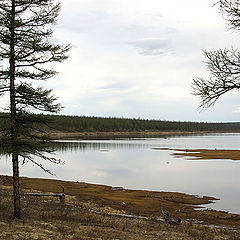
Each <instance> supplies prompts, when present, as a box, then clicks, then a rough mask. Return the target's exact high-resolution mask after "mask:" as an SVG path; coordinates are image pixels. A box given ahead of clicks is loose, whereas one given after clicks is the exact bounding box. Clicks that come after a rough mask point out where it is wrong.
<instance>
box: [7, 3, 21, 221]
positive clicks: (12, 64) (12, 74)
mask: <svg viewBox="0 0 240 240" xmlns="http://www.w3.org/2000/svg"><path fill="white" fill-rule="evenodd" d="M10 32H11V39H10V58H9V65H10V70H9V75H10V105H11V138H12V165H13V199H14V217H15V218H21V206H20V191H19V165H18V151H17V129H16V99H15V0H12V9H11V23H10Z"/></svg>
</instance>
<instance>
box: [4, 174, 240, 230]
mask: <svg viewBox="0 0 240 240" xmlns="http://www.w3.org/2000/svg"><path fill="white" fill-rule="evenodd" d="M11 184H12V178H11V177H10V176H0V185H1V186H8V187H11ZM20 186H21V191H22V192H26V191H38V192H51V193H59V192H61V188H62V186H63V187H64V189H65V194H66V195H67V196H71V197H74V198H76V199H77V200H78V201H81V202H88V203H92V204H94V205H96V206H98V207H99V208H100V209H101V208H102V209H106V208H111V209H114V210H115V211H117V212H121V213H124V214H130V215H137V216H146V217H161V215H162V213H161V210H164V211H168V212H169V213H170V215H171V216H172V217H174V218H181V219H183V220H189V219H192V221H193V222H194V221H196V222H201V223H204V224H215V225H227V226H238V227H240V215H237V214H230V213H227V212H223V211H215V210H206V209H205V208H203V209H201V205H202V204H207V203H212V202H214V201H217V199H216V198H214V197H209V196H204V197H199V196H195V195H188V194H183V193H178V192H161V191H159V192H157V191H145V190H128V189H123V188H121V187H111V186H105V185H98V184H89V183H85V182H70V181H60V180H53V179H40V178H27V177H21V180H20ZM189 221H190V220H189Z"/></svg>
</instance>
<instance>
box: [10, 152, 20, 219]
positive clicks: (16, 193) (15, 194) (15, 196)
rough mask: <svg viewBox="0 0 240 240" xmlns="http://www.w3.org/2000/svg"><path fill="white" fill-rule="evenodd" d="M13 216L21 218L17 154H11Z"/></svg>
mask: <svg viewBox="0 0 240 240" xmlns="http://www.w3.org/2000/svg"><path fill="white" fill-rule="evenodd" d="M12 166H13V200H14V217H15V218H21V205H20V190H19V166H18V155H17V154H16V153H13V154H12Z"/></svg>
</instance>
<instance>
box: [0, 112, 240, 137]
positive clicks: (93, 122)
mask: <svg viewBox="0 0 240 240" xmlns="http://www.w3.org/2000/svg"><path fill="white" fill-rule="evenodd" d="M7 116H8V114H6V113H2V114H0V129H4V128H6V127H7V126H8V124H9V120H8V118H7ZM40 116H42V117H43V118H48V120H49V121H50V124H49V126H50V128H51V129H52V131H54V129H55V130H58V131H63V132H85V131H86V132H94V131H100V132H101V131H102V132H108V131H109V132H110V131H123V132H124V131H183V132H188V131H190V132H192V131H200V132H201V131H214V132H217V131H219V132H237V131H240V122H233V123H207V122H183V121H164V120H148V119H135V118H133V119H132V118H131V119H130V118H112V117H109V118H107V117H106V118H105V117H86V116H65V115H40ZM1 117H2V118H1ZM42 127H43V128H44V126H42Z"/></svg>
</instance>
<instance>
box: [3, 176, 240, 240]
mask: <svg viewBox="0 0 240 240" xmlns="http://www.w3.org/2000/svg"><path fill="white" fill-rule="evenodd" d="M0 181H1V185H0V186H1V187H0V239H1V240H10V239H11V240H36V239H39V240H45V239H46V240H68V239H72V240H88V239H91V240H93V239H96V240H108V239H109V240H110V239H111V240H114V239H115V240H117V239H119V240H124V239H127V240H128V239H129V240H133V239H134V240H148V239H151V240H155V239H163V240H164V239H166V240H167V239H173V240H179V239H184V240H191V239H199V240H200V239H201V240H202V239H206V240H208V239H209V240H218V239H219V240H220V239H240V237H239V236H240V232H239V230H238V229H239V227H238V224H239V223H240V221H239V220H238V222H239V223H238V222H237V221H233V222H231V221H230V222H229V223H231V226H230V228H232V227H234V228H235V229H234V230H227V229H224V228H216V227H210V226H203V225H199V224H194V223H192V222H191V221H187V220H183V222H182V223H181V224H180V225H177V226H173V225H170V224H168V223H164V222H161V221H155V220H156V217H161V216H160V215H161V213H160V211H159V207H160V206H165V208H166V209H167V207H169V209H168V210H169V211H170V212H172V214H173V213H175V216H180V215H181V214H182V216H183V217H184V214H183V212H182V213H181V211H177V210H179V209H181V206H182V205H183V206H184V205H186V208H185V211H186V212H188V213H189V214H191V211H190V210H188V206H187V205H188V204H189V205H190V208H189V209H191V204H193V203H194V201H195V200H196V201H197V202H199V201H204V202H205V201H208V200H209V199H208V198H205V199H203V200H201V199H200V200H199V198H196V197H195V198H194V196H189V195H186V194H178V193H176V194H175V196H176V198H175V197H174V193H172V195H171V194H169V193H162V195H161V193H156V192H147V191H130V192H128V191H122V190H114V191H112V190H110V189H111V187H109V186H102V185H91V184H86V183H81V184H80V183H74V182H64V181H56V180H49V179H30V178H22V179H21V183H22V191H24V192H25V191H38V192H60V191H61V188H60V186H62V185H63V186H65V189H66V204H65V205H62V204H61V203H60V202H59V200H58V199H57V198H54V197H33V196H25V197H23V198H22V212H23V218H22V220H14V219H13V218H12V204H11V202H12V199H11V198H12V196H11V186H10V184H11V178H10V177H6V176H2V177H1V178H0ZM111 194H112V196H111ZM154 194H155V195H156V194H157V196H158V197H157V198H153V196H155V195H154ZM123 199H124V200H125V201H126V205H131V207H130V208H124V206H122V204H120V202H119V201H122V200H123ZM194 199H195V200H194ZM137 200H138V201H137ZM155 201H156V202H159V203H162V204H163V205H161V204H160V205H158V206H157V205H156V203H154V202H155ZM147 202H149V203H150V205H152V208H153V209H155V210H154V211H155V212H154V211H153V210H150V207H149V206H148V204H147ZM167 202H169V204H166V203H167ZM171 202H172V203H171ZM188 202H190V203H188ZM164 203H165V205H164ZM173 203H174V204H173ZM187 203H188V204H187ZM156 207H158V210H156ZM178 207H179V208H178ZM139 208H143V210H141V213H142V215H144V216H146V217H147V218H146V219H132V218H131V219H129V218H126V217H121V216H113V215H107V214H106V213H128V214H138V213H140V212H139ZM171 208H172V209H171ZM192 212H193V213H194V212H196V214H197V213H199V211H193V210H192ZM202 214H203V213H202ZM218 214H219V215H216V213H214V214H213V213H211V212H208V211H205V212H204V214H203V215H206V216H207V215H209V216H207V217H206V216H205V217H206V218H205V220H206V221H210V220H209V219H212V221H213V222H214V221H215V220H216V219H217V218H219V217H220V218H221V219H225V221H229V219H230V218H231V216H232V215H231V216H230V215H227V214H226V213H225V214H224V213H218ZM221 214H222V215H221ZM234 216H235V215H234ZM192 217H194V215H191V216H190V218H192ZM196 217H199V216H198V215H196ZM235 217H238V215H236V216H235ZM235 220H236V219H235Z"/></svg>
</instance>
